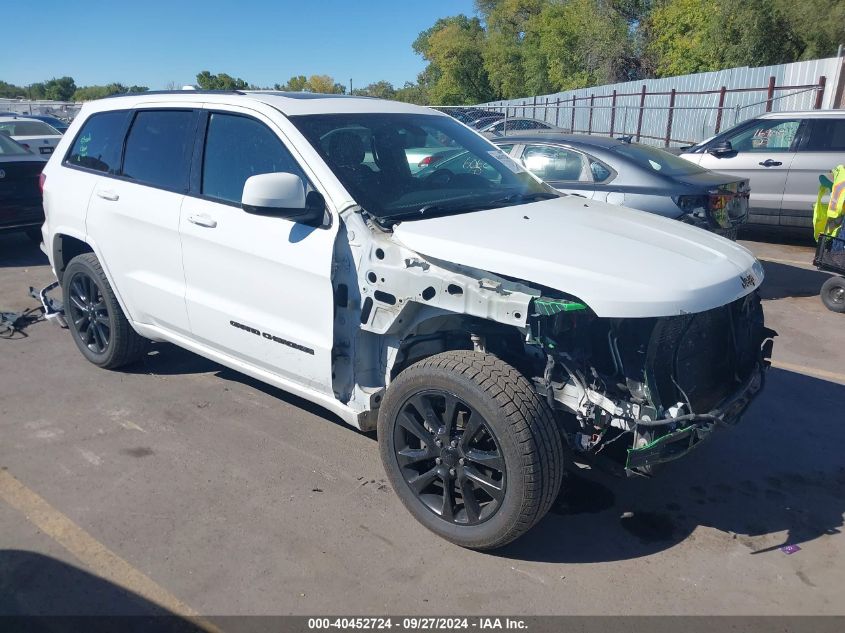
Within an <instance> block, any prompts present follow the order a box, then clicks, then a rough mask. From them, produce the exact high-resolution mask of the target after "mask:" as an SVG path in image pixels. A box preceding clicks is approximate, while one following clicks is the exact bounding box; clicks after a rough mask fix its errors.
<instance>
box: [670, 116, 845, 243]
mask: <svg viewBox="0 0 845 633" xmlns="http://www.w3.org/2000/svg"><path fill="white" fill-rule="evenodd" d="M681 156H683V157H684V158H686V159H687V160H691V161H692V162H694V163H697V164H698V165H701V166H702V167H706V168H707V169H712V170H713V171H719V172H723V173H726V174H732V175H735V176H737V177H739V178H747V179H748V180H749V181H750V184H751V200H750V203H749V216H748V222H749V224H765V225H770V226H771V225H774V226H783V227H800V228H806V229H809V228H810V227H811V225H812V215H813V203H814V202H815V201H816V195H817V193H818V189H819V175H820V174H824V173H827V172H829V171H830V170H831V169H832V168H833V167H835V166H836V165H839V164H841V163H845V110H811V111H805V112H770V113H768V114H763V115H761V116H759V117H756V118H754V119H750V120H748V121H745V122H743V123H740V124H739V125H737V126H735V127H733V128H731V129H730V130H727V131H726V132H722V133H721V134H718V135H717V136H714V137H713V138H710V139H707V140H706V141H702V142H701V143H699V144H698V145H693V146H692V147H690V148H687V149H686V150H685V151H684V152H683V153H682V154H681Z"/></svg>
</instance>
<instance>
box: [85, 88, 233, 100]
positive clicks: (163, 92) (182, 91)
mask: <svg viewBox="0 0 845 633" xmlns="http://www.w3.org/2000/svg"><path fill="white" fill-rule="evenodd" d="M180 94H181V95H184V94H201V95H209V94H211V95H242V94H246V93H245V92H244V91H243V90H203V89H202V88H195V89H192V90H185V89H184V88H182V89H179V90H147V91H145V92H122V93H120V94H117V95H109V96H108V97H101V98H102V99H114V98H117V97H143V96H146V95H180Z"/></svg>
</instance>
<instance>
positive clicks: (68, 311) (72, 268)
mask: <svg viewBox="0 0 845 633" xmlns="http://www.w3.org/2000/svg"><path fill="white" fill-rule="evenodd" d="M62 294H63V295H64V306H65V320H66V321H67V324H68V329H69V330H70V332H71V336H72V337H73V342H74V343H76V346H77V347H78V348H79V351H80V352H82V355H83V356H84V357H85V358H87V359H88V360H89V361H91V362H92V363H94V364H95V365H97V366H98V367H103V368H104V369H115V368H117V367H122V366H123V365H128V364H130V363H134V362H135V361H137V360H139V359H140V358H142V357H143V356H144V355H145V354H146V353H147V349H148V347H149V341H148V340H147V339H145V338H144V337H142V336H141V335H140V334H138V333H137V332H136V331H135V330H134V329H133V327H132V325H131V324H130V323H129V320H128V319H127V318H126V315H125V314H124V313H123V309H122V308H121V307H120V303H118V301H117V297H116V296H115V293H114V291H113V290H112V287H111V285H110V284H109V280H108V278H107V277H106V274H105V272H103V267H102V266H101V265H100V262H99V260H98V259H97V256H96V255H94V253H82V254H81V255H77V256H76V257H74V258H73V259H72V260H70V262H69V263H68V265H67V267H66V268H65V270H64V276H63V277H62Z"/></svg>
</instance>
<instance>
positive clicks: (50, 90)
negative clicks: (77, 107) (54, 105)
mask: <svg viewBox="0 0 845 633" xmlns="http://www.w3.org/2000/svg"><path fill="white" fill-rule="evenodd" d="M74 92H76V82H74V81H73V77H59V78H58V79H57V78H55V77H53V78H52V79H50V80H49V81H47V82H45V83H44V99H50V100H52V101H70V100H71V99H72V98H73V93H74ZM33 98H35V97H33Z"/></svg>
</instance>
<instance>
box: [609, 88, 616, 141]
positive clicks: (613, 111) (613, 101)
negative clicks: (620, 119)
mask: <svg viewBox="0 0 845 633" xmlns="http://www.w3.org/2000/svg"><path fill="white" fill-rule="evenodd" d="M615 125H616V91H615V90H614V91H613V98H612V99H611V100H610V136H613V128H614V126H615Z"/></svg>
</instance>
